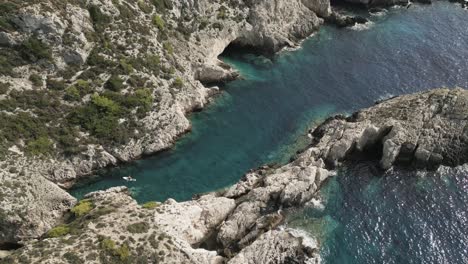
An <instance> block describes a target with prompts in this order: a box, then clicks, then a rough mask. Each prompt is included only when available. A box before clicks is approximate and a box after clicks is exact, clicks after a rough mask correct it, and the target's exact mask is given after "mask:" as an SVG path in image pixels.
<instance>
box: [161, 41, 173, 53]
mask: <svg viewBox="0 0 468 264" xmlns="http://www.w3.org/2000/svg"><path fill="white" fill-rule="evenodd" d="M163 48H164V49H165V50H166V51H167V53H169V54H171V55H172V54H173V53H174V47H173V46H172V44H171V43H170V42H164V43H163Z"/></svg>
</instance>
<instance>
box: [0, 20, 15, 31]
mask: <svg viewBox="0 0 468 264" xmlns="http://www.w3.org/2000/svg"><path fill="white" fill-rule="evenodd" d="M0 29H3V30H5V31H12V30H14V29H15V28H14V26H13V24H12V22H11V20H10V18H9V17H4V16H0Z"/></svg>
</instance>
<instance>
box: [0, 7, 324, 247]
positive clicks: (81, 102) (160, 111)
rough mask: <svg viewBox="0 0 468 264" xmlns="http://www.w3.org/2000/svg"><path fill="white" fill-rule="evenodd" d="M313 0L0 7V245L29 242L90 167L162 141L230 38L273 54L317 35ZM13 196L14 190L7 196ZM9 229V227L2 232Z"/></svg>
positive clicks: (225, 76) (169, 138)
mask: <svg viewBox="0 0 468 264" xmlns="http://www.w3.org/2000/svg"><path fill="white" fill-rule="evenodd" d="M330 12H331V10H330V4H329V2H328V1H323V0H316V1H315V0H313V1H312V0H307V1H306V0H293V1H284V0H275V1H265V0H254V1H242V0H232V1H207V0H196V1H170V0H153V1H150V0H140V1H124V0H116V1H110V0H92V1H65V2H64V1H55V0H49V1H19V0H12V1H7V2H2V3H0V122H1V123H2V128H1V129H0V167H1V169H0V180H1V182H2V185H1V186H0V194H1V195H0V216H1V217H0V223H1V225H2V227H3V226H9V227H11V228H5V230H4V229H1V230H0V244H2V243H5V242H17V241H20V240H23V239H30V238H34V237H38V236H40V235H41V234H43V233H44V232H46V231H47V230H49V229H50V228H51V227H52V226H53V225H55V224H56V223H57V221H58V219H59V216H60V215H62V214H63V212H64V211H66V210H67V209H69V208H70V206H72V205H73V204H74V203H75V202H76V201H75V199H74V198H73V197H71V196H70V195H68V194H67V193H66V192H65V191H63V190H61V189H60V188H58V187H57V185H59V186H61V187H69V186H70V185H72V184H73V183H74V182H75V181H76V180H77V179H79V178H80V177H83V176H86V175H89V174H90V173H92V172H93V171H94V170H96V169H99V168H103V167H106V166H112V165H115V164H117V163H119V162H126V161H129V160H132V159H135V158H138V157H140V156H142V155H146V154H151V153H155V152H157V151H161V150H163V149H166V148H168V147H170V146H171V145H172V144H173V142H174V140H175V139H177V137H178V136H180V135H181V134H183V133H185V132H187V131H188V130H190V123H189V121H188V119H187V117H186V115H187V113H189V112H190V111H192V110H194V109H199V108H202V107H203V106H204V105H205V104H206V103H207V102H208V99H209V97H210V96H212V95H213V94H215V93H216V92H217V91H218V88H217V87H212V88H206V87H205V86H204V85H203V83H215V82H222V81H226V80H231V79H233V78H235V77H236V76H237V74H236V73H235V72H234V71H233V70H232V69H230V67H229V66H227V65H225V64H224V63H222V62H221V61H219V60H218V59H217V56H218V55H219V54H221V53H222V52H223V50H224V49H225V48H226V47H227V46H228V45H229V44H231V43H235V44H237V45H247V46H252V47H256V48H258V49H260V50H262V51H264V52H269V53H271V52H276V51H278V50H279V49H281V48H282V47H284V46H293V45H296V44H297V43H298V41H300V40H301V39H303V38H304V37H307V36H308V35H310V34H311V33H312V32H313V31H315V30H317V28H318V27H319V25H320V24H321V23H322V22H323V20H322V19H321V18H319V16H327V15H328V14H329V13H330ZM18 194H19V195H18ZM13 227H14V228H13Z"/></svg>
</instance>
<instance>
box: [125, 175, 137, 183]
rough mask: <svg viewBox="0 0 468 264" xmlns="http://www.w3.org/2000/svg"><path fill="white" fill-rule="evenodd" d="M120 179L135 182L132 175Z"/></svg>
mask: <svg viewBox="0 0 468 264" xmlns="http://www.w3.org/2000/svg"><path fill="white" fill-rule="evenodd" d="M122 179H124V180H126V181H128V182H136V179H134V178H133V177H132V176H127V177H122Z"/></svg>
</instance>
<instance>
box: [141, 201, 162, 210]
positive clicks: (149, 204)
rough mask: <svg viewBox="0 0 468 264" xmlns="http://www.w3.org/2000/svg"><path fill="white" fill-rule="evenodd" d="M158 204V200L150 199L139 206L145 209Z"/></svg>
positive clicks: (152, 207)
mask: <svg viewBox="0 0 468 264" xmlns="http://www.w3.org/2000/svg"><path fill="white" fill-rule="evenodd" d="M158 206H159V203H158V202H154V201H151V202H147V203H144V204H143V205H142V206H141V207H143V208H145V209H154V208H156V207H158Z"/></svg>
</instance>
